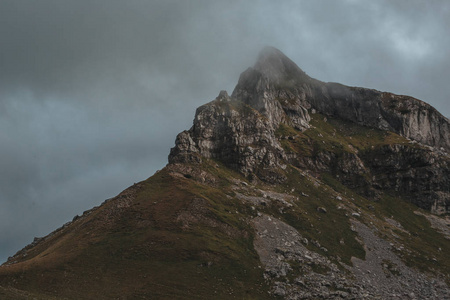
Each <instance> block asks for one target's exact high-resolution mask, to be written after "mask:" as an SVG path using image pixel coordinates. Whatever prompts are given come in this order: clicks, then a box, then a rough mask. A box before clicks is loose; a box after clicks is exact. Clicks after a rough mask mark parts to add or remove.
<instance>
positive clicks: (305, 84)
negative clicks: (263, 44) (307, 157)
mask: <svg viewBox="0 0 450 300" xmlns="http://www.w3.org/2000/svg"><path fill="white" fill-rule="evenodd" d="M232 95H233V97H235V98H236V99H239V100H241V101H243V102H244V103H248V104H250V105H252V106H253V107H255V108H256V109H258V110H260V111H263V112H265V113H266V115H268V116H269V117H270V118H271V119H272V120H274V124H276V123H277V122H278V123H279V122H280V121H282V120H283V116H284V115H283V114H282V113H280V111H281V109H280V108H282V109H283V110H284V111H285V112H286V114H287V116H289V117H291V122H292V123H293V124H294V125H297V124H298V125H297V126H298V127H299V128H307V122H308V114H307V113H306V112H305V111H304V109H305V108H306V109H309V108H314V109H316V110H317V111H319V112H321V113H323V114H326V115H330V116H335V117H338V118H342V119H345V120H349V121H352V122H355V123H358V124H361V125H364V126H370V127H375V128H379V129H383V130H390V131H393V132H395V133H398V134H400V135H402V136H404V137H407V138H410V139H413V140H416V141H417V142H420V143H423V144H425V145H429V146H433V147H438V148H441V147H442V148H443V149H444V150H445V151H447V152H450V122H449V120H448V119H447V118H445V117H444V116H443V115H442V114H440V113H439V112H438V111H437V110H436V109H435V108H433V107H432V106H430V105H429V104H427V103H425V102H423V101H420V100H417V99H415V98H413V97H408V96H401V95H394V94H392V93H383V92H380V91H376V90H372V89H365V88H358V87H349V86H345V85H342V84H338V83H324V82H321V81H319V80H316V79H313V78H311V77H309V76H308V75H306V74H305V73H304V72H303V71H302V70H301V69H300V68H299V67H298V66H297V65H296V64H295V63H294V62H292V61H291V60H290V59H289V58H287V57H286V56H285V55H284V54H283V53H281V52H280V51H279V50H277V49H275V48H271V47H268V48H266V49H264V50H263V51H262V52H261V54H260V56H259V59H258V61H257V62H256V64H255V66H254V67H253V68H249V69H248V70H247V71H245V72H244V73H243V74H242V75H241V77H240V79H239V83H238V84H237V86H236V89H235V90H234V92H233V94H232ZM274 100H277V101H274ZM299 112H300V113H299ZM288 122H289V121H288Z"/></svg>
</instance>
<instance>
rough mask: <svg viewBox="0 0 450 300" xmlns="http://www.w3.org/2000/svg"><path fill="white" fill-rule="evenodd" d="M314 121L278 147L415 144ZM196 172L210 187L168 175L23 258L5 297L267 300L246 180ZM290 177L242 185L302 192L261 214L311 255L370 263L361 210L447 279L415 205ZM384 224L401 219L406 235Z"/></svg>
mask: <svg viewBox="0 0 450 300" xmlns="http://www.w3.org/2000/svg"><path fill="white" fill-rule="evenodd" d="M311 123H312V125H313V126H314V127H313V128H311V129H309V130H307V131H305V132H302V133H301V132H297V131H295V130H294V129H292V128H289V127H286V126H282V127H280V128H279V130H278V131H277V134H278V135H279V136H291V137H293V138H292V139H283V140H282V143H283V146H284V147H285V149H288V150H290V151H293V152H295V153H297V154H298V155H304V156H311V157H313V156H314V155H318V154H319V153H320V152H321V151H329V152H333V153H336V154H339V153H343V152H352V153H355V152H356V151H365V150H367V149H370V148H371V147H377V146H379V145H383V144H393V143H402V144H407V143H408V141H407V140H405V139H403V138H402V137H400V136H398V135H395V134H392V133H388V132H382V131H378V130H374V129H369V128H366V127H361V126H357V125H354V124H351V123H346V122H341V121H337V120H333V119H329V120H327V121H324V117H323V116H321V115H314V116H313V120H312V122H311ZM411 146H412V147H416V146H415V145H411ZM194 168H197V169H198V168H199V166H194ZM201 169H203V170H205V171H206V172H208V173H209V174H211V175H212V176H213V177H214V178H216V181H215V183H214V184H213V185H206V184H201V183H198V182H197V181H195V178H192V177H191V178H185V177H183V176H173V175H170V174H169V172H168V170H167V169H164V170H162V171H160V172H158V173H157V174H155V175H154V176H152V177H151V178H149V179H148V180H146V181H143V182H141V183H139V184H137V185H136V186H133V187H130V189H128V190H126V191H124V192H123V193H122V194H121V195H119V196H118V197H116V198H115V199H113V200H111V201H108V202H106V203H105V204H104V205H102V206H100V207H99V208H98V209H94V210H93V211H92V212H91V213H89V214H86V215H85V216H83V217H81V218H79V219H78V220H76V221H74V222H73V223H72V224H71V225H70V226H68V227H66V228H65V229H63V230H61V231H59V232H57V233H56V234H54V235H53V236H52V237H50V238H48V239H46V240H45V241H42V242H41V243H39V244H38V245H37V246H35V247H34V248H32V249H30V250H29V251H28V252H27V253H28V254H27V257H25V258H23V259H20V262H19V263H17V264H14V265H12V266H9V267H2V268H0V285H2V286H3V287H4V288H0V296H4V295H7V296H4V298H6V299H8V298H11V299H24V296H23V295H24V294H23V293H24V292H18V291H17V290H13V289H10V288H6V287H8V286H10V285H12V286H14V287H17V288H18V289H21V290H26V291H27V293H33V297H35V298H37V299H40V298H42V299H52V298H51V297H52V296H56V297H58V298H64V297H67V298H69V299H83V298H85V299H92V298H99V299H101V298H103V299H112V298H119V297H128V298H137V299H146V298H152V299H155V298H156V299H211V297H213V298H214V299H233V298H236V299H264V298H268V297H269V295H268V293H267V291H268V287H267V286H266V285H265V283H264V281H263V274H262V269H261V268H259V264H260V262H259V259H258V256H257V254H256V252H255V250H254V249H253V243H252V242H253V235H254V231H253V229H252V228H251V227H250V226H249V223H248V219H249V217H251V216H254V215H255V214H256V211H254V210H253V209H252V206H253V205H252V204H251V203H243V202H241V201H240V200H238V199H237V198H236V197H235V192H234V191H233V189H232V188H231V186H232V184H233V183H232V179H233V178H237V179H238V180H239V181H244V182H245V181H246V179H245V178H242V177H241V176H240V175H239V174H237V173H235V172H233V171H231V170H229V169H227V168H225V167H224V166H222V165H221V164H220V163H217V162H213V161H209V162H206V163H204V164H203V165H202V166H201ZM285 172H286V175H288V180H287V181H286V182H285V183H284V184H283V185H279V186H270V185H264V184H259V185H257V186H255V187H244V186H243V187H242V188H243V189H244V190H245V192H246V193H248V194H253V195H258V194H259V193H260V192H258V190H259V189H262V190H274V191H276V192H281V193H287V194H290V195H292V196H294V197H296V198H297V200H295V201H293V206H292V207H290V208H283V207H282V205H280V203H278V202H277V201H271V202H269V204H268V205H266V206H263V207H262V206H258V207H257V210H259V211H261V212H265V213H268V214H271V215H273V216H275V217H277V218H279V219H281V220H284V221H285V222H287V223H289V224H290V225H291V226H293V227H295V228H297V229H298V230H299V232H300V233H301V234H302V235H303V236H304V237H306V238H307V239H308V240H309V241H317V242H319V243H320V245H321V246H323V247H325V248H326V249H327V251H325V250H323V249H321V247H318V246H317V245H314V243H312V242H310V243H309V244H308V248H310V249H311V250H313V251H317V252H319V253H321V254H323V255H326V256H328V257H329V258H330V259H331V260H333V261H335V262H336V261H342V262H343V263H346V264H350V258H351V257H352V256H355V257H359V258H364V255H365V252H364V249H363V247H362V246H361V245H360V244H359V242H358V241H357V240H356V239H355V238H356V233H355V232H354V231H352V230H351V224H350V221H349V214H350V213H351V212H360V213H361V217H360V221H362V222H364V223H366V224H367V225H369V226H372V227H373V226H375V227H376V228H377V229H378V232H379V235H380V236H382V237H384V238H386V239H388V240H390V241H392V242H393V243H394V244H396V245H400V244H401V245H403V246H404V248H405V249H406V250H405V251H400V252H399V255H400V256H401V257H402V258H403V259H404V261H405V262H406V263H407V264H409V265H411V266H415V267H417V268H419V269H421V270H425V271H429V272H439V273H441V274H450V261H449V258H448V256H446V255H445V254H446V253H449V251H450V244H449V242H448V240H445V239H444V238H443V237H442V235H441V234H439V233H437V232H436V231H435V230H434V229H432V228H431V226H430V224H429V222H428V221H427V220H426V219H425V218H424V217H423V216H418V215H416V214H414V211H415V210H417V208H416V207H414V206H412V205H411V204H408V203H406V202H404V201H402V200H401V199H399V198H395V197H393V196H392V195H389V194H387V193H386V194H384V195H383V197H382V198H381V200H380V201H378V202H374V201H371V200H368V199H366V198H364V197H362V196H360V195H359V194H357V193H356V192H355V191H353V190H350V189H348V188H347V187H345V186H343V185H342V184H341V183H340V182H339V181H338V180H337V179H336V178H335V177H333V176H331V175H330V174H319V180H316V179H315V178H313V177H311V176H310V175H308V174H307V173H305V172H304V171H302V170H299V169H297V168H295V167H293V166H290V167H288V168H287V169H286V170H285ZM187 177H190V176H187ZM247 183H248V182H247ZM337 195H340V196H342V198H343V200H337V199H336V197H337ZM343 206H345V207H346V209H343V208H342V207H343ZM318 207H323V208H325V209H326V210H327V213H322V212H319V211H318V210H317V208H318ZM182 212H184V213H182ZM180 216H181V217H180ZM386 218H392V219H394V220H396V221H397V222H399V223H400V224H401V225H402V226H403V228H404V231H401V230H398V229H396V228H393V227H392V226H391V225H390V224H388V223H387V222H386V220H385V219H386ZM393 234H396V235H397V236H398V238H394V237H393ZM439 248H440V249H441V250H439ZM433 259H435V260H433ZM319 271H320V270H319ZM2 293H3V294H2ZM21 293H22V294H21ZM28 295H29V294H28Z"/></svg>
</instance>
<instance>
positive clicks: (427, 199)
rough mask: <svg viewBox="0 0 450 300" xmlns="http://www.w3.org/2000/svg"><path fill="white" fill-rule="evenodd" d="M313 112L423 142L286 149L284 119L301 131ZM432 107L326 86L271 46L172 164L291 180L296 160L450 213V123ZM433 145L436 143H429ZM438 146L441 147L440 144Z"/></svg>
mask: <svg viewBox="0 0 450 300" xmlns="http://www.w3.org/2000/svg"><path fill="white" fill-rule="evenodd" d="M308 110H310V111H313V110H314V111H317V112H319V113H322V114H325V115H329V116H334V117H337V118H340V119H344V120H349V121H352V122H354V123H358V124H361V125H364V126H369V127H373V128H378V129H383V130H390V131H393V132H396V133H398V134H400V135H403V136H404V137H407V138H409V139H412V140H414V142H416V144H406V145H398V144H392V145H385V146H381V147H375V148H373V149H367V150H365V151H363V152H361V153H358V151H353V152H347V151H344V152H343V153H339V154H337V153H333V152H327V151H320V152H318V153H315V154H314V157H298V156H297V155H295V154H291V153H286V150H285V149H283V147H282V146H281V142H282V138H288V139H291V140H293V139H294V138H295V137H293V136H288V137H281V138H280V140H279V139H278V138H277V137H276V134H275V133H276V131H277V129H278V128H279V126H280V124H285V125H288V126H291V127H293V128H295V129H297V130H299V131H302V130H306V129H308V128H309V127H310V125H309V122H310V115H309V112H308ZM449 124H450V123H449V120H448V119H447V118H445V117H444V116H442V115H441V114H440V113H439V112H437V111H436V110H435V109H434V108H433V107H431V106H430V105H428V104H426V103H424V102H422V101H420V100H417V99H414V98H412V97H407V96H398V95H394V94H390V93H382V92H379V91H376V90H371V89H364V88H355V87H348V86H344V85H341V84H337V83H324V82H321V81H318V80H316V79H313V78H311V77H309V76H308V75H306V73H305V72H303V71H302V70H301V69H300V68H299V67H298V66H297V65H296V64H295V63H294V62H292V61H291V60H290V59H289V58H287V57H286V56H285V55H284V54H283V53H281V52H280V51H279V50H277V49H275V48H271V47H268V48H265V49H264V50H263V51H262V52H261V54H260V55H259V57H258V60H257V62H256V63H255V65H254V67H253V68H249V69H247V70H246V71H245V72H243V73H242V74H241V76H240V79H239V82H238V84H237V85H236V88H235V89H234V91H233V93H232V96H231V97H230V96H229V95H228V94H227V92H225V91H221V92H220V94H219V96H218V97H217V98H216V99H215V100H214V101H212V102H210V103H208V104H205V105H203V106H201V107H199V108H198V109H197V111H196V115H195V119H194V124H193V126H192V128H191V129H190V130H188V131H183V132H182V133H180V134H179V135H178V136H177V139H176V143H175V147H174V148H172V150H171V153H170V155H169V163H171V164H172V163H194V164H195V163H201V162H202V159H204V158H207V159H210V158H212V159H216V160H218V161H220V162H222V163H223V164H224V165H226V166H227V167H230V168H232V169H234V170H237V171H239V172H241V173H242V174H244V175H245V176H246V177H247V178H248V179H250V180H253V179H261V180H263V181H265V182H269V183H277V182H282V181H284V180H285V179H286V177H285V174H284V171H283V170H284V169H285V168H286V165H288V164H292V165H294V166H297V167H301V168H307V169H310V170H313V171H315V172H319V173H320V172H329V173H332V174H334V175H335V176H336V177H337V178H338V180H339V181H340V182H341V183H342V184H344V185H346V186H347V187H349V188H351V189H354V190H357V191H358V192H359V193H361V194H363V195H364V196H365V197H369V198H372V199H375V200H376V199H378V198H379V196H380V193H381V192H383V191H386V190H390V191H395V192H399V193H402V195H403V196H404V197H405V198H406V199H408V200H409V201H411V202H413V203H415V204H416V205H418V206H419V207H421V208H424V209H426V210H430V211H433V212H434V213H438V214H442V213H447V212H449V211H450V190H449V186H450V179H449V178H450V164H449V161H450V158H449V155H448V154H447V153H446V152H450V125H449ZM423 144H425V145H428V146H424V145H423ZM435 147H437V148H435Z"/></svg>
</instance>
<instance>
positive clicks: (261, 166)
mask: <svg viewBox="0 0 450 300" xmlns="http://www.w3.org/2000/svg"><path fill="white" fill-rule="evenodd" d="M449 124H450V123H449V120H448V119H446V118H445V117H444V116H442V115H441V114H440V113H439V112H437V111H436V110H435V109H434V108H433V107H431V106H429V105H428V104H426V103H424V102H422V101H420V100H417V99H414V98H412V97H408V96H399V95H394V94H391V93H385V92H379V91H375V90H368V89H364V88H355V87H347V86H343V85H340V84H337V83H324V82H321V81H318V80H316V79H313V78H310V77H309V76H308V75H307V74H306V73H304V72H303V71H302V70H301V69H300V68H299V67H298V66H297V65H296V64H295V63H294V62H292V61H291V60H290V59H289V58H287V57H286V56H285V55H284V54H283V53H281V52H280V51H279V50H277V49H274V48H266V49H264V50H263V51H262V52H261V54H260V55H259V57H258V59H257V62H256V64H255V65H254V67H252V68H249V69H247V70H246V71H245V72H244V73H242V74H241V76H240V79H239V82H238V84H237V86H236V88H235V90H234V91H233V93H232V94H231V96H229V95H228V94H227V93H226V92H225V91H222V92H220V94H219V96H218V97H217V98H216V99H215V100H213V101H212V102H210V103H207V104H205V105H203V106H201V107H199V108H198V109H197V111H196V114H195V118H194V122H193V126H192V128H190V129H189V130H186V131H183V132H182V133H180V134H179V135H178V136H177V138H176V142H175V147H174V148H172V150H171V152H170V155H169V164H168V165H167V166H166V167H165V168H164V169H162V170H160V171H158V172H157V173H156V174H154V175H153V176H152V177H150V178H148V179H147V180H144V181H142V182H139V183H137V184H135V185H133V186H131V187H129V188H128V189H126V190H125V191H123V192H122V193H120V194H119V195H118V196H116V197H114V198H112V199H108V200H107V201H105V202H104V203H103V204H102V205H100V206H99V207H95V208H93V209H90V210H88V211H86V212H85V213H84V214H83V215H82V216H76V217H75V218H74V219H73V221H72V222H69V223H67V224H65V225H64V226H62V227H61V228H59V229H57V230H55V231H54V232H52V233H51V234H49V235H48V236H46V237H43V238H38V239H35V241H34V242H33V243H32V244H30V245H28V246H27V247H25V248H24V249H22V250H20V251H19V252H17V253H16V254H15V255H14V256H13V257H11V258H10V259H9V260H8V261H7V262H6V263H5V264H3V265H2V266H1V267H0V296H1V297H2V299H3V298H5V299H34V298H35V299H277V298H279V299H320V298H322V299H362V298H364V299H446V298H450V289H449V284H450V259H449V257H448V255H447V254H448V253H449V251H450V241H449V239H450V230H449V228H450V219H449V217H448V216H449V215H448V214H449V209H450V208H449V207H450V176H449V175H450V166H449V163H450V156H449V154H448V152H449V151H450V133H449V132H450V131H449V130H450V125H449Z"/></svg>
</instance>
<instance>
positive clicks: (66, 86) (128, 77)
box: [0, 0, 450, 262]
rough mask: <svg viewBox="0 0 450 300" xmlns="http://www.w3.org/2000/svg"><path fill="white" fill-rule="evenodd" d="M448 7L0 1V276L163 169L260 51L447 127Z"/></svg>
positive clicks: (291, 1)
mask: <svg viewBox="0 0 450 300" xmlns="http://www.w3.org/2000/svg"><path fill="white" fill-rule="evenodd" d="M449 32H450V2H449V1H445V0H442V1H439V0H434V1H427V0H423V1H421V0H397V1H388V0H386V1H383V0H367V1H364V0H361V1H357V0H342V1H336V0H308V1H306V0H304V1H301V0H285V1H270V0H267V1H263V0H261V1H257V0H245V1H237V0H230V1H211V0H209V1H208V0H204V1H201V0H190V1H183V0H179V1H172V0H162V1H157V0H147V1H144V0H128V1H117V0H89V1H86V0H72V1H65V0H53V1H50V0H39V1H34V0H29V1H25V0H2V1H0V262H3V261H5V260H6V259H7V257H8V256H11V255H13V254H14V253H15V252H16V251H18V250H20V249H21V248H22V247H24V246H25V245H27V244H28V243H30V242H32V240H33V238H34V237H41V236H44V235H46V234H48V233H50V232H51V231H53V230H54V229H56V228H58V227H60V226H61V225H63V224H64V223H65V222H67V221H70V220H71V219H72V218H73V217H74V216H75V215H77V214H78V215H80V214H82V213H83V211H85V210H88V209H90V208H92V207H93V206H97V205H99V204H100V203H102V202H103V201H104V200H105V199H108V198H111V197H113V196H115V195H117V194H118V193H119V192H120V191H122V190H123V189H125V188H126V187H128V186H130V185H132V184H133V183H134V182H138V181H141V180H144V179H146V178H148V177H150V176H151V175H153V173H154V172H155V171H157V170H158V169H161V168H163V167H164V166H165V165H166V164H167V156H168V154H169V151H170V148H171V147H173V146H174V141H175V137H176V135H177V134H178V133H179V132H181V131H183V130H185V129H189V128H190V126H191V125H192V120H193V118H194V113H195V109H196V108H197V107H198V106H200V105H202V104H204V103H207V102H209V101H211V100H213V99H215V97H216V96H217V95H218V94H219V91H220V90H227V91H228V92H229V93H230V94H231V92H232V90H233V88H234V86H235V85H236V83H237V81H238V79H239V74H240V73H241V72H243V71H244V70H246V69H247V68H248V67H250V66H252V65H253V63H254V62H255V60H256V57H257V55H258V52H259V51H260V50H261V49H262V48H263V47H265V46H273V47H276V48H278V49H280V50H281V51H283V52H284V53H285V54H286V55H287V56H288V57H290V58H291V59H292V60H293V61H294V62H296V63H297V64H298V65H299V67H300V68H302V69H303V70H304V71H305V72H306V73H307V74H308V75H310V76H311V77H314V78H317V79H319V80H322V81H333V82H340V83H342V84H346V85H351V86H362V87H367V88H374V89H377V90H381V91H390V92H394V93H397V94H406V95H410V96H413V97H416V98H419V99H421V100H424V101H426V102H428V103H430V104H431V105H433V106H434V107H435V108H437V109H438V110H439V111H440V112H441V113H442V114H443V115H445V116H446V117H450V105H449V103H450V101H449V99H448V95H450V84H449V78H450V50H449V49H450V35H449V34H448V33H449Z"/></svg>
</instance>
